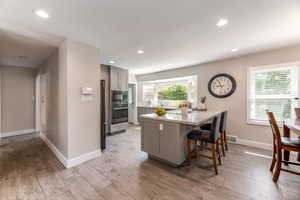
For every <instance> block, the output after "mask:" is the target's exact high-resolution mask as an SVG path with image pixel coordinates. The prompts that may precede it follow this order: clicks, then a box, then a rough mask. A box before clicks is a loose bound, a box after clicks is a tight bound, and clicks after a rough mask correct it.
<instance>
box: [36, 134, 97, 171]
mask: <svg viewBox="0 0 300 200" xmlns="http://www.w3.org/2000/svg"><path fill="white" fill-rule="evenodd" d="M40 137H41V139H42V140H43V141H44V142H45V143H46V144H47V146H48V147H49V149H51V151H52V152H53V153H54V155H55V156H56V157H57V159H58V160H59V161H60V162H61V163H62V164H63V165H64V166H65V168H71V167H75V166H77V165H79V164H81V163H83V162H86V161H88V160H92V159H94V158H97V157H99V156H101V150H100V149H98V150H96V151H93V152H89V153H86V154H83V155H80V156H78V157H75V158H72V159H69V160H68V159H67V158H66V157H65V156H64V155H63V154H62V153H61V152H60V151H59V150H58V149H57V148H56V147H55V146H54V145H53V144H52V142H51V141H50V140H49V139H48V138H47V137H46V136H45V135H44V134H43V133H40Z"/></svg>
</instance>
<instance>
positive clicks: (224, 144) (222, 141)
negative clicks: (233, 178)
mask: <svg viewBox="0 0 300 200" xmlns="http://www.w3.org/2000/svg"><path fill="white" fill-rule="evenodd" d="M227 117H228V111H224V112H222V113H221V121H220V128H219V131H220V139H219V141H220V144H221V147H222V153H223V156H225V150H226V151H228V146H227V135H226V125H227ZM211 125H212V124H211V123H206V124H203V125H202V126H200V128H201V129H204V130H211Z"/></svg>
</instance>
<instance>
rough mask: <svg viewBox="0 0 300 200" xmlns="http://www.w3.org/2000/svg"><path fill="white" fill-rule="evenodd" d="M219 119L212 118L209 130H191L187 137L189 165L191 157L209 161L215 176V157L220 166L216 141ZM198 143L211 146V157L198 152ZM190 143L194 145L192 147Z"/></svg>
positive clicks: (216, 171) (217, 117) (216, 170)
mask: <svg viewBox="0 0 300 200" xmlns="http://www.w3.org/2000/svg"><path fill="white" fill-rule="evenodd" d="M220 118H221V116H220V115H218V116H216V117H214V118H213V120H212V124H211V129H210V130H203V129H199V130H192V131H190V132H189V133H188V135H187V147H188V162H189V163H190V162H191V160H192V157H194V156H196V157H197V156H199V157H204V158H208V159H211V160H212V161H213V166H214V168H215V173H216V174H218V168H217V156H218V161H219V165H221V156H220V150H219V145H218V140H219V137H220V134H219V128H220ZM198 141H199V142H206V143H210V144H211V153H212V155H211V156H209V155H205V154H202V153H200V152H199V148H197V147H198V146H197V142H198ZM192 143H193V144H194V145H192ZM192 147H194V148H192Z"/></svg>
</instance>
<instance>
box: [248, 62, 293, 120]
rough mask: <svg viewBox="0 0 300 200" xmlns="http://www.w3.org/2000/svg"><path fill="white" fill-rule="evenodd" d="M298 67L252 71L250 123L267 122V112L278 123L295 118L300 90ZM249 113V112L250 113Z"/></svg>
mask: <svg viewBox="0 0 300 200" xmlns="http://www.w3.org/2000/svg"><path fill="white" fill-rule="evenodd" d="M297 79H298V73H297V67H296V66H291V67H272V68H268V69H253V70H251V71H250V99H249V103H250V105H248V106H249V110H250V116H249V114H248V116H249V120H250V122H262V123H266V122H267V116H266V110H267V109H268V110H270V111H271V112H273V113H274V115H275V117H276V119H277V120H278V121H282V120H289V119H291V118H292V117H293V108H294V107H295V103H296V102H295V100H294V99H295V97H297V95H298V94H297V93H298V92H297V89H298V80H297ZM248 112H249V111H248Z"/></svg>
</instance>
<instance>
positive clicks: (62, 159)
mask: <svg viewBox="0 0 300 200" xmlns="http://www.w3.org/2000/svg"><path fill="white" fill-rule="evenodd" d="M40 137H41V139H42V140H43V141H44V142H45V143H46V145H47V146H48V147H49V149H51V151H52V152H53V153H54V155H55V156H56V157H57V159H58V160H59V161H60V162H61V163H62V164H63V165H64V166H65V167H66V168H68V159H67V158H66V157H65V156H64V155H63V154H62V153H61V152H60V151H59V150H58V149H57V148H56V147H55V146H54V145H53V144H52V142H50V140H48V138H47V137H46V136H45V135H44V134H43V133H42V132H40Z"/></svg>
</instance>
